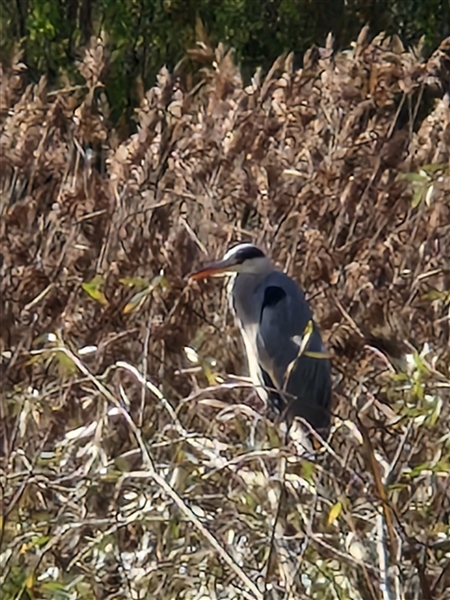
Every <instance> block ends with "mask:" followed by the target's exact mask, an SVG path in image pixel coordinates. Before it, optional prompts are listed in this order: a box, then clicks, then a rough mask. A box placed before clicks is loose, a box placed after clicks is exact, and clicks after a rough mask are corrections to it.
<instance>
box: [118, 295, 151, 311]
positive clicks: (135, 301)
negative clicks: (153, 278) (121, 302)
mask: <svg viewBox="0 0 450 600" xmlns="http://www.w3.org/2000/svg"><path fill="white" fill-rule="evenodd" d="M150 292H151V289H150V288H147V289H145V290H142V292H137V294H134V296H133V297H132V298H131V300H130V301H129V302H128V303H127V304H126V305H125V307H124V309H123V311H122V312H123V314H124V315H128V314H129V313H130V312H131V311H133V310H136V309H138V308H141V307H142V305H143V304H144V301H145V299H146V298H147V296H148V295H149V294H150Z"/></svg>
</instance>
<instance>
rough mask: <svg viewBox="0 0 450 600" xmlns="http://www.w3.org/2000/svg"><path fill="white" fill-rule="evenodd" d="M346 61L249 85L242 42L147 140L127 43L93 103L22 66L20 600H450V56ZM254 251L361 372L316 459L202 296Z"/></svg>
mask: <svg viewBox="0 0 450 600" xmlns="http://www.w3.org/2000/svg"><path fill="white" fill-rule="evenodd" d="M329 46H330V47H327V48H321V49H313V50H311V51H310V52H308V53H307V56H305V63H304V68H303V69H302V70H300V71H294V70H293V68H292V57H291V56H288V57H282V58H280V59H279V60H277V61H276V63H275V64H274V66H273V68H272V69H271V71H270V73H269V74H268V75H267V76H266V77H261V76H260V74H259V73H257V74H256V75H255V77H254V79H253V81H252V82H251V84H250V85H248V86H245V85H244V84H243V82H242V79H241V76H240V73H239V70H238V69H237V67H236V66H235V64H234V63H233V59H232V55H231V53H227V52H225V51H224V49H223V48H222V47H219V48H218V49H217V50H216V51H215V55H213V60H211V53H210V51H209V52H208V51H205V55H204V59H205V60H204V64H205V65H206V66H205V68H204V69H203V70H202V71H201V73H200V74H199V77H198V84H197V85H196V87H194V88H193V89H190V90H188V91H186V90H185V89H183V86H182V84H181V83H180V82H179V81H178V80H177V79H175V78H174V77H173V76H172V75H171V74H170V73H169V72H167V71H166V70H165V69H163V70H162V71H161V72H160V75H159V78H158V82H157V85H156V86H155V87H154V88H152V89H151V90H149V91H148V92H147V93H146V95H145V100H144V101H143V103H142V106H141V107H140V109H139V110H138V111H137V122H138V127H137V132H136V133H135V134H134V135H132V136H131V137H129V138H128V139H125V140H121V139H120V137H119V134H118V133H117V132H115V131H113V130H112V129H111V128H110V126H109V124H108V118H107V116H108V115H107V102H106V99H105V94H104V91H103V89H102V86H101V80H102V72H103V70H104V64H103V48H102V45H101V44H100V43H98V42H95V43H93V45H92V46H91V48H90V49H89V50H88V51H87V53H86V57H85V59H84V62H83V64H82V65H81V66H80V73H81V74H82V75H83V77H84V79H85V81H86V85H85V86H80V87H71V88H67V89H61V90H56V91H51V90H49V89H48V88H47V86H46V82H45V80H42V81H41V82H40V83H39V84H38V85H34V86H28V87H24V84H23V72H24V69H25V66H24V65H23V64H21V63H20V62H19V61H16V63H15V64H14V65H13V67H12V68H10V69H6V68H4V70H3V72H2V80H1V98H0V115H1V139H0V148H1V153H2V168H1V174H0V180H1V230H0V235H1V244H2V247H1V253H2V257H1V260H2V263H1V275H2V282H1V316H2V327H1V333H0V350H1V378H2V400H1V406H0V410H1V436H2V450H1V452H2V455H1V461H2V493H3V498H2V510H3V515H2V520H1V523H0V525H1V554H0V561H1V569H0V571H1V574H0V582H1V587H2V589H3V590H4V593H5V594H6V595H5V596H4V598H5V599H6V598H12V597H20V598H35V597H46V598H56V597H61V598H62V597H65V598H66V597H67V598H161V599H169V598H189V599H200V598H226V599H231V598H263V594H262V590H264V589H265V590H266V592H265V594H266V595H265V596H264V597H265V598H305V599H306V598H318V599H319V598H320V599H322V598H324V599H326V598H342V599H343V598H349V599H352V600H357V599H359V598H360V599H363V600H366V599H372V598H374V599H375V598H383V600H387V599H392V600H398V599H399V598H401V597H404V598H408V599H415V598H417V599H421V598H424V599H426V598H428V599H431V598H436V599H438V598H439V599H444V598H450V593H449V589H450V566H449V565H450V541H449V538H450V476H449V467H450V458H449V456H450V437H449V420H450V393H449V392H450V370H449V364H450V350H449V325H450V324H449V304H450V291H449V290H450V108H449V95H448V93H447V94H445V91H446V90H448V86H449V79H450V65H449V63H450V43H449V40H447V41H444V42H443V43H442V45H441V47H440V49H439V50H437V51H436V53H435V54H434V55H433V57H432V58H431V59H430V60H429V61H428V62H424V61H422V60H421V58H420V56H419V53H418V51H417V53H414V52H406V51H405V50H404V49H403V48H402V47H401V46H400V44H399V42H398V40H396V39H391V40H388V41H382V40H381V39H376V40H374V41H372V42H370V43H369V42H368V41H367V40H366V38H365V31H363V32H362V34H361V36H360V39H359V40H358V42H357V43H356V44H355V46H354V48H353V49H352V50H351V51H347V52H340V53H338V54H333V52H332V51H331V43H330V45H329ZM201 58H202V56H201V52H197V59H201ZM241 239H242V240H252V241H255V242H257V243H259V244H261V246H262V247H264V248H265V249H266V250H267V251H268V252H269V253H270V255H271V256H273V258H274V260H275V262H276V263H277V264H278V265H280V267H282V268H284V269H286V270H287V271H288V272H289V273H290V274H291V275H293V276H294V277H295V278H296V279H297V280H298V282H299V283H300V284H301V285H302V287H303V289H304V290H305V291H306V293H307V296H308V297H309V299H310V302H311V305H312V308H313V311H314V314H315V317H316V319H317V321H318V322H319V324H320V327H321V330H322V332H323V334H324V337H325V339H326V340H327V343H328V346H329V349H330V352H331V353H332V355H333V364H334V370H335V373H334V375H335V406H334V412H335V417H334V421H333V432H332V436H331V438H330V446H327V447H325V448H323V449H322V450H321V453H320V456H319V457H318V459H317V460H316V461H314V462H313V463H311V462H308V461H306V460H304V459H301V458H300V457H298V456H297V455H296V452H295V448H291V447H288V448H285V447H283V445H282V443H281V442H280V441H279V437H278V435H277V431H278V427H277V426H276V425H274V424H271V423H270V422H269V421H267V420H264V419H262V418H261V414H262V413H263V410H262V408H261V407H260V406H259V405H255V403H254V401H253V399H252V398H251V397H250V396H251V394H249V390H248V388H247V389H246V388H245V387H242V384H241V383H240V382H239V380H237V379H235V378H232V377H231V375H233V374H242V373H243V369H244V365H243V360H242V350H241V347H240V342H239V338H238V336H237V332H236V330H235V329H234V326H233V324H232V319H231V318H227V299H226V295H225V292H224V291H223V290H222V288H221V287H219V285H218V283H217V282H211V283H207V284H204V285H202V286H201V287H199V286H198V285H197V284H195V285H193V284H189V285H188V284H187V283H186V280H185V275H186V274H187V273H188V272H189V271H190V270H191V269H192V268H193V267H195V266H197V265H198V263H199V262H200V261H203V260H204V259H205V258H207V256H206V255H209V256H210V257H211V256H216V255H217V254H220V253H221V252H223V251H224V249H225V248H226V246H227V245H228V243H229V242H231V241H236V240H241ZM187 346H190V347H192V348H193V349H194V350H195V352H194V351H190V353H189V352H188V353H186V351H185V347H187ZM192 354H195V356H194V357H192V356H191V355H192ZM188 355H189V356H188ZM189 357H190V358H191V361H193V362H194V364H193V363H192V362H189V360H188V358H189ZM213 359H214V360H213ZM214 361H216V362H214ZM226 374H228V375H226ZM220 377H221V378H220ZM146 380H147V383H145V381H146ZM281 489H283V490H284V493H283V494H282V493H281V492H280V490H281ZM275 521H277V526H276V527H275ZM62 590H66V591H67V592H68V595H67V596H63V595H61V594H62ZM57 593H59V594H60V595H59V596H57ZM20 594H22V595H20Z"/></svg>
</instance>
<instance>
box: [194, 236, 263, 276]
mask: <svg viewBox="0 0 450 600" xmlns="http://www.w3.org/2000/svg"><path fill="white" fill-rule="evenodd" d="M272 268H273V267H272V264H271V262H270V260H269V259H268V258H267V256H266V255H265V254H264V252H263V251H262V250H260V249H259V248H257V247H256V246H254V245H253V244H238V245H237V246H233V247H232V248H230V249H229V250H228V251H227V252H226V253H225V255H224V257H223V258H222V259H221V260H218V261H216V262H213V263H210V264H208V265H205V266H204V267H202V268H201V269H199V270H198V271H194V272H193V273H190V274H189V278H190V279H204V278H205V277H225V276H226V275H233V274H236V273H248V274H255V275H257V274H259V273H266V272H267V271H270V270H271V269H272Z"/></svg>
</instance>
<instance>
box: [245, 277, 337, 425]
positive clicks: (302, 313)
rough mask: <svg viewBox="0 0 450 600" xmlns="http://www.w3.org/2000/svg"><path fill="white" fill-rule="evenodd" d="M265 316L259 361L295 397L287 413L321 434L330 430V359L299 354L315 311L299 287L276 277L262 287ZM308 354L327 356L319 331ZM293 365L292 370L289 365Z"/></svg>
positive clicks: (261, 315)
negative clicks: (328, 428)
mask: <svg viewBox="0 0 450 600" xmlns="http://www.w3.org/2000/svg"><path fill="white" fill-rule="evenodd" d="M261 294H262V295H263V299H262V304H261V314H260V321H259V327H258V334H257V340H256V341H257V350H258V360H259V363H260V366H261V368H262V369H263V370H264V371H266V372H267V373H268V374H269V376H270V378H271V379H272V381H273V382H274V384H275V386H276V387H277V388H278V389H280V390H281V389H283V387H284V385H285V378H286V374H287V371H288V367H289V373H288V380H287V383H286V387H285V391H286V392H287V393H288V394H291V395H292V396H293V399H292V400H291V402H290V405H289V406H290V408H289V409H288V412H289V414H290V415H291V416H301V417H303V418H305V419H307V420H308V421H309V422H310V423H311V425H312V426H313V427H314V428H315V429H318V430H322V429H326V427H327V426H328V421H329V417H328V409H329V404H330V398H331V374H330V363H329V360H328V359H326V358H325V359H324V358H312V357H309V356H305V355H300V356H299V354H300V346H301V339H302V336H303V335H304V332H305V329H306V327H307V325H308V323H309V321H312V314H311V310H310V308H309V306H308V303H307V302H306V299H305V298H304V296H303V294H302V292H301V290H300V289H299V288H298V286H297V285H296V283H295V282H294V281H293V280H292V279H290V278H289V277H287V276H285V275H284V274H282V273H279V272H276V273H273V274H271V275H269V277H268V278H267V279H266V281H265V282H264V284H263V286H262V288H261ZM306 350H309V351H313V352H321V351H323V344H322V340H321V338H320V333H319V331H318V329H317V326H316V325H315V324H314V323H313V331H312V334H311V336H310V339H309V341H308V344H307V347H306ZM291 363H293V364H292V366H291V367H290V365H291Z"/></svg>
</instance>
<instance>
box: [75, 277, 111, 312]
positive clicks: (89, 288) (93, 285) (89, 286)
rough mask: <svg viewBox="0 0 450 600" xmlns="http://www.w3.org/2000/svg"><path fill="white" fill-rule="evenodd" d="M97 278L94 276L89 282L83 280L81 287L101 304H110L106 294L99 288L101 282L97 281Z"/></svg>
mask: <svg viewBox="0 0 450 600" xmlns="http://www.w3.org/2000/svg"><path fill="white" fill-rule="evenodd" d="M96 279H97V278H94V279H93V280H92V281H90V282H89V283H86V282H83V283H82V284H81V287H82V288H83V290H84V291H85V292H86V294H87V295H88V296H90V297H91V298H92V299H93V300H95V301H96V302H98V303H99V304H101V305H102V306H108V304H109V302H108V300H107V299H106V296H105V294H104V293H103V292H102V291H101V290H100V289H99V286H100V285H101V283H99V282H98V281H96Z"/></svg>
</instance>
